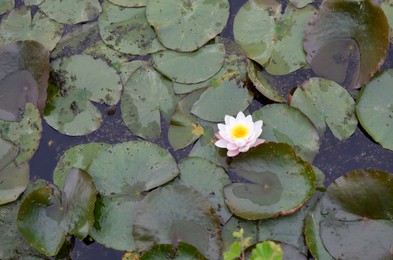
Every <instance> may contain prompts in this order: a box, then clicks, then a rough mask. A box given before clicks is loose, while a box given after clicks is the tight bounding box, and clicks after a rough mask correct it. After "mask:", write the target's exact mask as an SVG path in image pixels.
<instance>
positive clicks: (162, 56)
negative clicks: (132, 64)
mask: <svg viewBox="0 0 393 260" xmlns="http://www.w3.org/2000/svg"><path fill="white" fill-rule="evenodd" d="M224 59H225V46H224V44H220V43H219V44H210V45H206V46H204V47H202V48H200V49H198V50H197V51H195V52H186V53H181V52H176V51H172V50H166V51H161V52H158V53H155V54H153V63H154V66H155V67H156V69H157V70H158V71H160V72H161V73H162V74H164V75H165V76H167V77H168V78H170V79H172V80H173V81H174V82H178V83H198V82H202V81H205V80H207V79H209V78H211V77H213V76H214V74H216V73H217V72H218V71H219V70H220V69H221V67H222V65H223V64H224Z"/></svg>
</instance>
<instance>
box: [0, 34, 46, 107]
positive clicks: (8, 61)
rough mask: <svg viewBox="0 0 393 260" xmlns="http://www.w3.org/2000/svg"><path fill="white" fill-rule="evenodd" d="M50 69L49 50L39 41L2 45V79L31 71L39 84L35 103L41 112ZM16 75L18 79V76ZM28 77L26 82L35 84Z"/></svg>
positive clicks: (0, 58) (0, 50)
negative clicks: (13, 74)
mask: <svg viewBox="0 0 393 260" xmlns="http://www.w3.org/2000/svg"><path fill="white" fill-rule="evenodd" d="M0 35H1V33H0ZM49 69H50V68H49V51H48V50H47V49H46V48H45V47H44V46H43V45H42V44H40V43H38V42H35V41H22V42H15V43H10V44H7V45H5V46H2V47H0V79H4V78H5V77H6V76H7V75H8V74H10V73H16V72H19V71H21V70H27V71H29V72H30V73H31V75H32V76H33V78H34V79H35V80H36V84H38V99H37V102H36V103H35V105H36V106H37V107H38V110H39V111H40V112H41V113H43V111H44V108H45V102H46V97H47V88H48V78H49ZM20 76H21V77H22V76H23V75H20ZM15 77H16V78H17V79H15V80H16V81H18V77H17V76H16V75H15ZM26 79H27V80H28V82H26V83H29V84H30V85H34V83H33V82H32V80H31V79H30V77H29V76H27V75H26ZM19 80H22V79H19ZM29 100H30V99H29ZM34 100H35V98H34Z"/></svg>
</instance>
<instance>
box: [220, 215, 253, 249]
mask: <svg viewBox="0 0 393 260" xmlns="http://www.w3.org/2000/svg"><path fill="white" fill-rule="evenodd" d="M257 225H258V221H251V220H245V219H242V218H238V217H236V216H232V217H231V219H230V220H229V221H228V222H227V223H225V225H224V226H223V227H222V231H221V233H222V241H223V250H222V251H223V252H226V251H228V249H229V248H230V246H231V244H232V243H233V242H234V241H238V240H237V239H236V238H234V237H233V232H238V231H239V230H240V229H241V228H242V229H243V230H244V234H245V236H246V237H251V239H252V241H253V242H256V241H259V239H258V234H259V232H258V230H257Z"/></svg>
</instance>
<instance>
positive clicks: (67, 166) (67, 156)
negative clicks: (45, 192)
mask: <svg viewBox="0 0 393 260" xmlns="http://www.w3.org/2000/svg"><path fill="white" fill-rule="evenodd" d="M109 146H110V145H109V144H106V143H87V144H80V145H77V146H74V147H71V148H70V149H68V150H67V151H65V153H64V154H63V155H62V156H61V157H60V159H59V161H58V162H57V165H56V168H55V170H54V171H53V182H54V184H55V185H56V186H57V187H59V188H60V189H62V188H63V187H64V181H65V179H66V177H67V176H68V173H69V172H70V170H71V169H72V168H78V169H82V170H85V171H86V170H87V168H88V167H89V166H90V164H91V163H92V162H93V161H94V159H95V158H96V157H97V155H98V154H99V153H100V152H101V151H103V150H104V149H106V148H108V147H109Z"/></svg>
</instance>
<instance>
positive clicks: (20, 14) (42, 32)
mask: <svg viewBox="0 0 393 260" xmlns="http://www.w3.org/2000/svg"><path fill="white" fill-rule="evenodd" d="M48 2H51V1H48ZM62 33H63V26H62V25H61V24H59V23H57V22H55V21H53V20H51V19H49V18H48V17H46V16H45V15H44V14H43V13H42V12H40V11H38V12H37V13H36V14H35V15H34V17H33V18H32V16H31V11H30V9H29V8H27V7H21V8H20V9H13V10H12V11H11V12H10V13H9V14H8V15H7V16H6V17H4V18H3V19H2V21H1V23H0V45H5V44H8V43H13V42H16V41H26V40H33V41H37V42H40V43H41V44H42V45H44V46H45V47H46V48H47V49H48V50H52V49H53V48H54V47H55V46H56V44H57V42H58V41H59V40H60V38H61V35H62Z"/></svg>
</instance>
